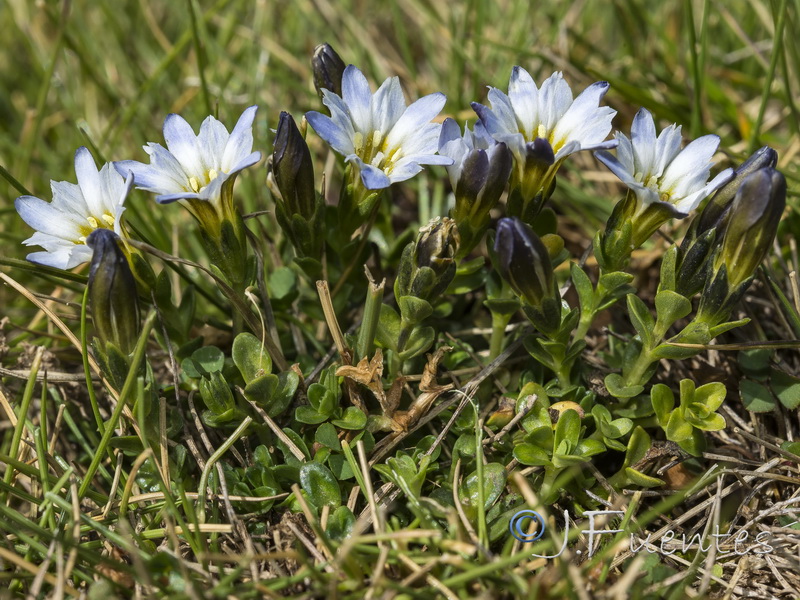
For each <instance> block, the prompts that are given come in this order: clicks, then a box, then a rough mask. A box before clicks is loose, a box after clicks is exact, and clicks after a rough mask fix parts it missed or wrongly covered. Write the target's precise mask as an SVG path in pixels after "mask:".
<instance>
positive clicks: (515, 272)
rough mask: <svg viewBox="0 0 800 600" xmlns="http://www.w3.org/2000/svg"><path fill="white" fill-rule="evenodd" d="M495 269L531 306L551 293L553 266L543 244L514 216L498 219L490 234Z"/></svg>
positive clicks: (539, 302) (536, 304)
mask: <svg viewBox="0 0 800 600" xmlns="http://www.w3.org/2000/svg"><path fill="white" fill-rule="evenodd" d="M494 252H495V255H496V256H497V262H498V264H497V265H496V266H497V270H498V271H499V272H500V275H501V276H502V277H503V279H505V280H506V281H507V282H508V284H509V285H510V286H511V289H513V290H514V291H515V292H516V293H517V295H518V296H520V297H521V298H522V299H523V300H525V302H527V303H528V304H530V305H532V306H540V305H541V304H542V301H543V300H544V299H545V298H547V297H550V296H552V290H553V267H552V265H551V263H550V255H549V253H548V251H547V247H546V246H545V245H544V244H543V243H542V241H541V240H540V239H539V236H537V235H536V234H535V233H534V232H533V230H532V229H531V228H530V227H528V226H527V225H526V224H525V223H523V222H522V221H520V220H519V219H517V218H504V219H500V221H499V222H498V223H497V234H496V235H495V238H494Z"/></svg>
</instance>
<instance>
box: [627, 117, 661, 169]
mask: <svg viewBox="0 0 800 600" xmlns="http://www.w3.org/2000/svg"><path fill="white" fill-rule="evenodd" d="M631 141H632V143H633V157H634V161H635V164H636V172H637V173H642V174H643V176H644V177H645V178H649V177H650V176H651V175H653V174H654V170H655V168H656V157H655V149H656V124H655V122H654V121H653V115H652V114H650V111H648V110H647V109H644V108H640V109H639V112H637V113H636V116H635V117H634V118H633V124H632V125H631Z"/></svg>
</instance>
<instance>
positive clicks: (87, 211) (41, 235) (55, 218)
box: [14, 147, 133, 269]
mask: <svg viewBox="0 0 800 600" xmlns="http://www.w3.org/2000/svg"><path fill="white" fill-rule="evenodd" d="M75 174H76V175H77V178H78V183H77V184H74V183H69V182H67V181H51V182H50V188H51V190H52V193H53V201H52V202H45V201H44V200H42V199H40V198H36V197H34V196H20V197H19V198H17V199H16V201H15V202H14V206H15V207H16V209H17V212H18V213H19V215H20V217H22V220H23V221H25V222H26V223H27V224H28V225H30V226H31V227H33V228H34V229H36V233H34V234H33V235H32V236H31V237H30V238H28V239H27V240H25V241H24V242H22V243H23V244H25V245H26V246H41V247H42V248H44V252H33V253H31V254H28V256H27V258H28V260H29V261H31V262H35V263H38V264H41V265H46V266H48V267H56V268H59V269H71V268H73V267H76V266H78V265H79V264H81V263H84V262H87V261H89V260H91V258H92V249H91V248H89V246H87V245H86V238H87V236H88V235H89V234H90V233H92V232H93V231H94V230H95V229H110V230H112V231H114V233H116V234H117V235H119V236H120V237H122V238H123V239H125V237H126V233H125V230H124V228H123V226H122V213H123V211H124V210H125V207H124V206H123V204H124V202H125V198H126V197H127V196H128V192H129V191H130V189H131V186H132V185H133V177H132V176H131V174H130V173H126V174H125V175H127V177H123V175H121V174H120V173H118V172H117V171H116V170H114V168H113V167H112V166H111V165H110V164H106V165H103V168H102V169H100V171H98V170H97V165H96V164H95V162H94V159H93V158H92V155H91V153H90V152H89V150H87V149H86V148H83V147H81V148H78V150H77V152H75Z"/></svg>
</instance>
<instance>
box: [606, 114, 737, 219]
mask: <svg viewBox="0 0 800 600" xmlns="http://www.w3.org/2000/svg"><path fill="white" fill-rule="evenodd" d="M616 138H617V140H618V141H619V146H617V155H616V156H613V155H612V154H610V153H608V152H596V153H595V156H596V157H597V158H598V160H600V161H601V162H602V163H603V164H604V165H606V166H607V167H608V168H609V169H611V171H613V173H614V174H615V175H616V176H617V177H619V178H620V179H621V180H622V182H623V183H624V184H625V185H627V186H628V188H630V189H631V190H632V191H633V192H634V193H635V194H636V210H635V212H634V215H633V218H634V220H636V219H637V218H638V217H640V216H641V215H642V214H643V213H644V212H645V210H647V208H648V207H649V206H650V205H652V204H655V203H660V204H661V208H664V209H669V210H670V212H671V213H672V216H674V217H685V216H686V215H687V214H688V213H690V212H691V211H693V210H694V209H695V208H697V205H698V204H700V202H702V201H703V199H704V198H706V197H707V196H708V195H710V194H711V193H712V192H714V190H716V189H717V188H719V187H721V186H722V185H724V184H725V182H727V181H728V180H729V179H730V178H731V177H732V176H733V170H732V169H726V170H725V171H723V172H721V173H720V174H719V175H717V176H716V177H715V178H714V179H712V180H711V181H708V178H709V175H710V173H711V167H712V166H713V164H714V163H713V162H712V161H711V157H712V156H714V153H715V152H716V151H717V147H718V146H719V137H718V136H716V135H713V134H712V135H704V136H702V137H699V138H697V139H696V140H694V141H693V142H691V143H690V144H688V145H687V146H686V147H685V148H684V149H683V150H681V128H680V126H679V125H670V126H669V127H666V128H665V129H663V130H662V131H661V133H660V134H659V135H658V137H656V126H655V123H654V122H653V115H651V114H650V112H648V111H647V110H645V109H644V108H642V109H641V110H639V112H638V113H636V117H634V119H633V125H632V126H631V138H630V139H628V138H627V137H626V136H625V135H624V134H622V133H619V132H617V134H616Z"/></svg>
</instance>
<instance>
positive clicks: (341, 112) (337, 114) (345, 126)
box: [322, 90, 356, 139]
mask: <svg viewBox="0 0 800 600" xmlns="http://www.w3.org/2000/svg"><path fill="white" fill-rule="evenodd" d="M322 103H323V104H324V105H325V106H327V107H328V110H329V111H330V113H331V120H332V121H333V123H334V125H336V126H337V127H339V128H340V129H341V130H342V131H344V132H345V133H346V134H347V137H349V138H350V139H352V138H353V136H354V135H355V131H356V130H355V129H353V119H352V117H351V116H350V109H349V108H347V105H346V104H345V103H344V100H342V99H341V98H340V97H339V96H337V95H336V94H334V93H333V92H329V91H328V90H322Z"/></svg>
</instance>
